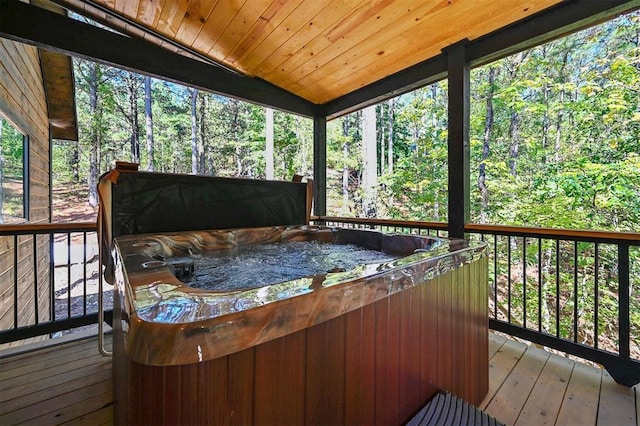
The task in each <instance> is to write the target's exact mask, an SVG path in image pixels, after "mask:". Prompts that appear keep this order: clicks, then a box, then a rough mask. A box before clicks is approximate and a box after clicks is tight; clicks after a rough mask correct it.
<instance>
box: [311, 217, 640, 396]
mask: <svg viewBox="0 0 640 426" xmlns="http://www.w3.org/2000/svg"><path fill="white" fill-rule="evenodd" d="M316 223H325V224H327V225H331V226H342V227H357V228H371V229H376V230H380V231H383V232H397V233H411V234H418V235H432V236H446V235H447V232H446V228H447V224H446V223H434V222H404V221H397V220H378V219H351V218H337V217H322V218H318V219H317V221H316ZM465 231H466V232H467V233H468V238H470V239H478V240H482V241H485V242H486V243H487V245H488V249H489V294H490V300H489V316H490V318H489V325H490V327H491V328H492V329H494V330H496V331H501V332H505V333H508V334H510V335H512V336H516V337H520V338H523V339H526V340H529V341H531V342H534V343H537V344H540V345H544V346H546V347H549V348H553V349H556V350H559V351H562V352H566V353H568V354H571V355H575V356H579V357H581V358H584V359H587V360H591V361H594V362H596V363H600V364H602V365H603V366H604V367H605V368H606V369H607V370H608V371H609V373H610V374H611V375H612V377H613V378H614V379H615V380H616V381H618V382H619V383H622V384H625V385H628V386H631V385H634V384H636V383H638V382H640V362H639V358H640V347H639V345H640V297H639V296H638V295H637V287H638V286H639V285H640V278H639V277H640V234H635V233H617V232H595V231H573V230H558V229H540V228H523V227H510V226H493V225H476V224H469V225H467V226H466V227H465ZM634 290H635V291H634Z"/></svg>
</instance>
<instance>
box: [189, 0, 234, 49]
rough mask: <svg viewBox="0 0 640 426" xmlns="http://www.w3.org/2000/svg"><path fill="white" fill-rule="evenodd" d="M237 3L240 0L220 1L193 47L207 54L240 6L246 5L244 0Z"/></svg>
mask: <svg viewBox="0 0 640 426" xmlns="http://www.w3.org/2000/svg"><path fill="white" fill-rule="evenodd" d="M237 3H238V1H235V0H234V1H231V2H228V1H220V2H218V3H217V4H216V6H215V8H214V9H213V10H212V11H211V14H210V15H209V18H208V19H207V21H206V22H205V24H204V26H203V28H202V29H201V30H200V34H199V36H198V37H197V38H196V39H195V40H194V42H193V44H192V45H191V47H192V48H193V49H195V50H197V51H198V52H202V53H204V54H205V55H207V54H208V53H209V50H211V48H212V46H215V44H216V43H217V42H218V38H220V36H221V35H222V33H223V32H224V30H225V29H226V28H227V26H228V25H229V23H230V22H231V20H232V19H233V17H234V16H236V14H237V13H238V12H239V11H240V8H241V7H242V6H243V5H244V0H241V1H240V2H239V3H240V4H239V5H238V4H237Z"/></svg>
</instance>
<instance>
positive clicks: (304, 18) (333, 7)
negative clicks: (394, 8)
mask: <svg viewBox="0 0 640 426" xmlns="http://www.w3.org/2000/svg"><path fill="white" fill-rule="evenodd" d="M343 1H344V0H334V1H332V2H329V3H325V2H321V1H318V2H313V3H312V4H310V5H308V4H306V3H305V4H301V5H300V6H299V7H297V8H296V9H295V10H294V11H293V12H291V14H290V15H288V16H287V17H286V18H285V19H283V20H282V23H281V25H280V26H279V27H278V28H276V29H275V30H274V31H273V32H271V34H269V36H268V37H267V38H265V40H264V41H262V42H261V43H260V44H259V45H258V46H256V49H254V51H253V52H252V53H251V55H245V56H244V57H242V58H241V60H239V61H238V63H241V64H243V66H242V69H244V70H245V71H246V72H247V73H249V74H251V75H262V76H264V75H266V74H267V70H269V69H273V68H275V67H277V66H278V65H279V64H280V63H282V62H283V61H285V60H286V59H287V58H289V57H290V56H291V55H293V54H294V53H295V50H296V47H297V46H298V44H300V43H305V42H307V41H308V40H310V39H311V36H310V35H309V34H312V33H313V31H314V30H316V28H318V27H315V28H314V26H313V25H310V23H313V21H314V19H315V18H316V17H317V16H319V15H320V14H322V15H325V16H326V17H327V18H326V19H330V18H329V17H330V16H332V15H333V16H335V15H334V14H335V12H336V11H337V10H339V6H338V5H339V4H341V3H343ZM338 18H339V17H338V16H335V19H338ZM296 40H298V41H296ZM274 84H278V83H277V82H274Z"/></svg>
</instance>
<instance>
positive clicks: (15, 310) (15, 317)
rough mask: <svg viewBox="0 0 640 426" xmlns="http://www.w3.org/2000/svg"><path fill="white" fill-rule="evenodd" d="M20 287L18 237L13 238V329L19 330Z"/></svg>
mask: <svg viewBox="0 0 640 426" xmlns="http://www.w3.org/2000/svg"><path fill="white" fill-rule="evenodd" d="M19 290H20V289H19V287H18V236H17V235H14V236H13V328H18V327H19V324H18V302H19V300H20V295H19V294H18V292H19Z"/></svg>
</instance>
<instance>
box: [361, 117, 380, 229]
mask: <svg viewBox="0 0 640 426" xmlns="http://www.w3.org/2000/svg"><path fill="white" fill-rule="evenodd" d="M362 118H363V120H362V127H363V129H362V130H363V131H362V160H363V165H362V166H363V173H362V187H363V190H364V196H363V200H362V214H363V216H364V217H376V215H377V211H376V197H377V194H376V192H377V191H376V189H377V186H378V176H377V166H378V162H377V138H376V131H377V129H376V107H375V105H373V106H370V107H367V108H365V109H364V110H363V114H362Z"/></svg>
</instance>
